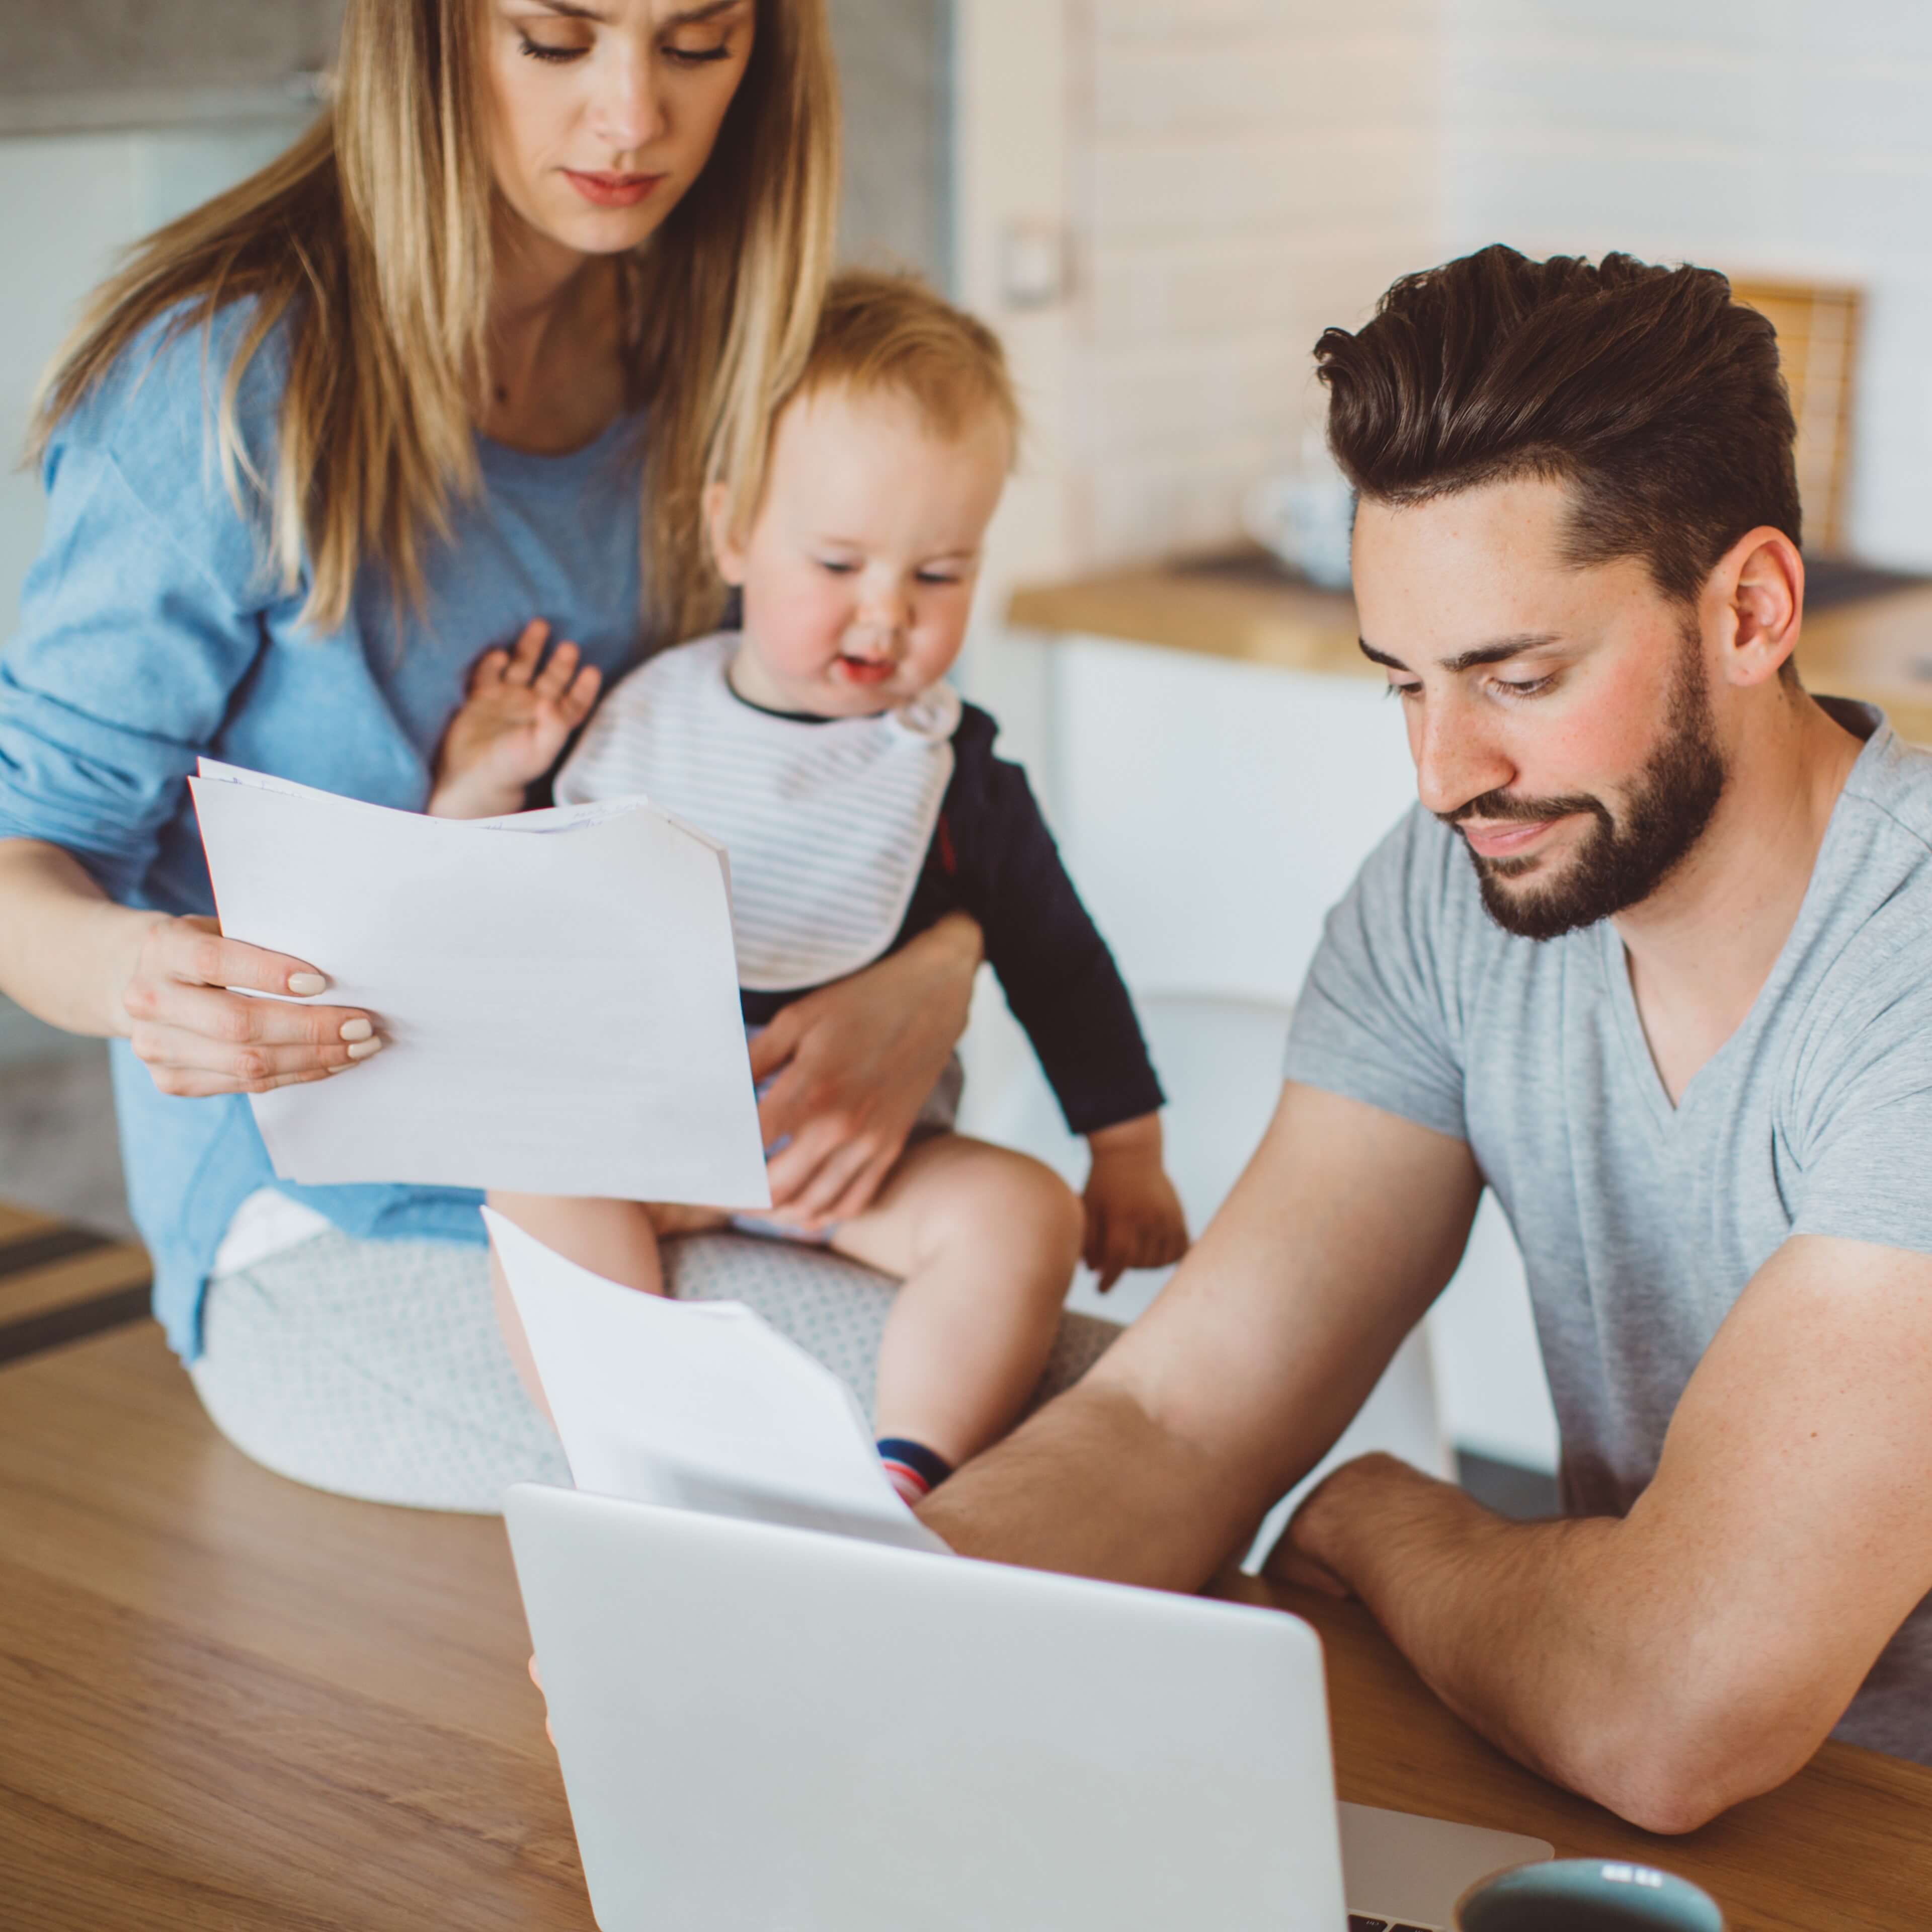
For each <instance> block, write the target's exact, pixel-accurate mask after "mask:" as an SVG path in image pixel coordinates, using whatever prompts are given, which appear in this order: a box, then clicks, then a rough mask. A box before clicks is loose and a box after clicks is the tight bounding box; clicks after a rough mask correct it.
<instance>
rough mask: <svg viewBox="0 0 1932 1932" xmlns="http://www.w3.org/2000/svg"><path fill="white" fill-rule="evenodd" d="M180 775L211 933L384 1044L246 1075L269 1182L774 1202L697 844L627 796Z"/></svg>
mask: <svg viewBox="0 0 1932 1932" xmlns="http://www.w3.org/2000/svg"><path fill="white" fill-rule="evenodd" d="M189 782H190V785H191V786H192V787H193V791H194V799H195V808H196V811H197V812H198V814H199V817H200V820H201V830H202V843H203V844H204V846H205V849H206V850H207V853H208V871H209V874H210V876H211V878H212V880H213V882H214V895H215V900H216V903H217V905H218V907H220V913H221V926H222V930H223V932H224V933H226V935H227V936H228V937H229V938H232V939H239V940H243V941H247V942H248V944H251V945H254V946H260V947H267V948H268V949H269V950H272V951H274V952H277V953H289V954H292V955H293V956H295V957H296V958H297V959H305V960H308V961H309V962H311V963H312V964H313V965H314V966H315V967H316V968H317V970H318V971H321V972H323V973H324V974H326V975H328V977H329V982H330V984H329V991H328V992H326V994H324V995H323V996H322V998H323V1001H326V1003H327V1004H329V1005H332V1006H343V1007H359V1008H361V1009H362V1010H365V1011H366V1012H368V1013H371V1014H373V1015H374V1017H375V1019H376V1022H377V1025H378V1027H379V1028H380V1031H381V1033H382V1035H383V1039H384V1040H385V1041H386V1046H385V1048H384V1050H383V1052H381V1053H380V1054H378V1055H375V1056H374V1058H371V1060H369V1061H367V1062H365V1063H364V1064H362V1065H360V1066H359V1067H356V1068H355V1069H354V1070H353V1071H351V1072H349V1073H343V1074H340V1075H338V1076H336V1077H335V1079H330V1080H326V1081H321V1082H314V1083H312V1084H311V1085H305V1086H301V1087H290V1088H282V1089H281V1090H280V1091H278V1092H275V1093H273V1094H260V1095H257V1096H254V1097H253V1098H254V1110H255V1118H256V1121H257V1124H259V1125H260V1128H261V1130H262V1138H263V1140H264V1141H265V1142H266V1143H267V1145H268V1149H269V1157H270V1158H271V1159H272V1160H273V1161H274V1163H275V1172H276V1173H277V1174H278V1175H280V1176H281V1178H283V1179H284V1180H286V1181H296V1182H301V1183H308V1184H317V1185H329V1184H341V1183H353V1182H358V1181H391V1182H402V1183H407V1184H416V1185H419V1186H427V1187H437V1186H441V1187H500V1188H506V1189H510V1190H515V1191H517V1192H520V1193H532V1194H565V1195H596V1196H613V1197H616V1198H618V1199H627V1200H640V1201H667V1202H670V1201H674V1202H698V1203H701V1204H703V1205H707V1206H712V1207H720V1208H763V1207H767V1206H769V1205H770V1200H771V1196H770V1193H769V1190H768V1188H767V1186H766V1179H765V1163H764V1151H763V1147H762V1146H761V1145H760V1139H759V1134H758V1124H757V1101H756V1099H755V1097H754V1094H753V1092H752V1088H751V1072H750V1064H749V1061H748V1058H747V1056H746V1051H745V1034H744V1025H743V1022H742V1018H741V1016H740V1013H739V1004H738V984H737V966H736V955H735V952H734V950H733V945H732V940H731V908H730V889H729V885H728V883H727V875H726V872H725V868H724V856H723V853H722V851H721V848H720V847H718V846H717V845H715V844H714V843H712V841H710V840H709V839H707V838H704V837H703V835H701V834H700V833H697V832H694V831H692V830H691V828H690V827H689V826H684V825H681V824H679V823H678V822H677V821H676V820H675V819H673V818H672V817H670V815H669V814H667V813H665V812H662V811H659V810H658V808H656V807H655V805H652V804H651V803H650V802H649V800H648V799H643V798H633V799H613V800H606V801H604V802H600V803H598V804H595V805H586V806H580V807H574V808H564V809H560V810H557V811H541V812H529V813H525V814H519V815H518V816H517V817H514V818H505V819H491V820H467V821H466V820H451V819H440V818H428V817H424V816H422V814H419V813H416V812H407V811H390V810H388V809H387V808H385V807H383V806H380V805H368V804H365V803H362V802H360V801H359V800H356V799H345V798H338V797H336V796H334V795H333V794H332V793H328V792H320V791H314V790H311V789H309V788H308V787H306V786H304V785H296V784H290V783H289V782H288V781H287V780H284V779H278V778H266V777H264V776H263V775H261V774H260V773H257V772H243V771H239V770H237V769H235V768H234V767H233V766H226V765H220V764H217V763H214V762H213V761H212V760H208V759H204V760H202V765H201V770H200V773H199V775H198V776H197V777H196V778H192V779H190V781H189Z"/></svg>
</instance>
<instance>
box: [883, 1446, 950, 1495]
mask: <svg viewBox="0 0 1932 1932" xmlns="http://www.w3.org/2000/svg"><path fill="white" fill-rule="evenodd" d="M878 1448H879V1460H880V1462H881V1463H883V1464H884V1465H885V1466H886V1481H888V1482H889V1483H890V1484H892V1487H893V1488H894V1489H895V1490H898V1493H899V1494H900V1496H901V1497H903V1498H904V1501H905V1504H906V1506H907V1508H909V1509H910V1508H912V1507H913V1505H915V1504H917V1503H922V1502H924V1501H925V1500H926V1498H927V1497H928V1496H930V1495H931V1494H932V1492H933V1491H934V1490H936V1489H938V1487H939V1486H940V1484H941V1483H943V1482H944V1481H945V1480H946V1479H947V1477H948V1476H950V1475H952V1473H953V1465H952V1464H951V1463H949V1462H948V1461H947V1460H946V1458H945V1457H944V1456H940V1455H936V1454H934V1452H933V1451H932V1450H930V1449H929V1448H927V1447H926V1445H925V1444H924V1443H923V1442H909V1441H907V1439H906V1438H905V1437H904V1436H880V1439H879V1444H878Z"/></svg>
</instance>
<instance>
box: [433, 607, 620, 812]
mask: <svg viewBox="0 0 1932 1932" xmlns="http://www.w3.org/2000/svg"><path fill="white" fill-rule="evenodd" d="M549 637H550V626H549V625H547V624H546V623H545V622H544V621H543V620H542V619H541V618H538V619H536V620H535V622H532V623H529V624H526V625H524V626H523V635H522V636H521V637H519V638H518V639H517V642H516V647H515V648H514V649H512V650H507V651H506V650H503V649H496V650H493V651H485V652H484V653H483V655H482V656H481V657H480V658H478V659H477V661H476V668H475V670H472V672H471V673H469V696H468V697H466V699H465V700H464V701H463V709H461V710H460V711H459V712H458V713H457V714H456V715H455V717H454V718H452V719H451V720H450V721H449V730H447V731H446V732H445V733H443V748H442V749H441V750H440V751H439V752H438V753H437V760H436V787H435V789H434V791H432V792H431V794H430V801H429V810H430V815H431V817H434V818H495V817H499V816H500V815H501V814H503V813H505V812H510V811H521V810H522V809H523V791H524V788H525V787H526V786H527V785H529V784H531V783H532V781H534V780H535V779H537V778H541V777H542V776H543V775H544V772H547V771H548V770H549V769H550V766H551V765H552V764H553V763H555V762H556V754H558V753H559V751H562V749H563V748H564V745H565V742H567V741H568V739H569V736H570V734H571V732H573V731H574V730H576V729H577V727H578V725H580V724H582V723H583V721H584V719H585V718H588V717H589V715H590V707H591V706H592V705H593V704H595V703H596V702H597V691H598V686H599V685H601V683H602V682H603V677H602V674H601V673H600V672H599V671H598V669H597V667H595V665H594V664H583V665H582V666H581V667H580V666H579V664H578V662H577V646H575V645H574V644H571V643H560V644H559V645H558V646H556V648H555V649H553V650H552V651H551V652H550V658H549V661H547V662H545V661H544V643H545V642H546V641H547V640H548V638H549Z"/></svg>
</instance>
